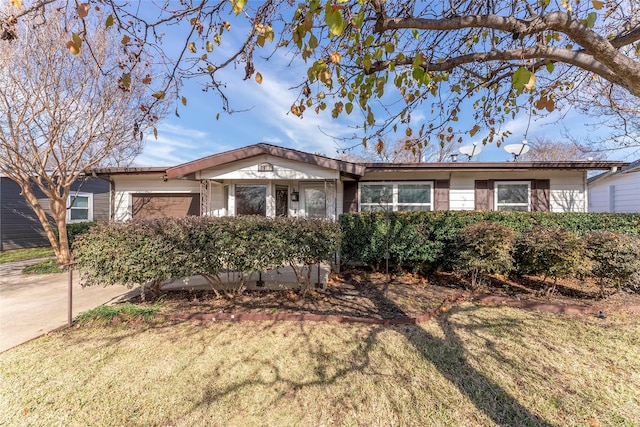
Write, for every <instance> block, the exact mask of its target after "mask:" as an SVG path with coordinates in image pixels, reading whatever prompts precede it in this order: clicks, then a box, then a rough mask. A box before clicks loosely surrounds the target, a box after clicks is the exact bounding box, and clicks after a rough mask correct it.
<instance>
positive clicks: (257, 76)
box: [256, 73, 262, 84]
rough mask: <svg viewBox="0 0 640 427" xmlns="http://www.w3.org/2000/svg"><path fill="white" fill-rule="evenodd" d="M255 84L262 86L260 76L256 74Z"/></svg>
mask: <svg viewBox="0 0 640 427" xmlns="http://www.w3.org/2000/svg"><path fill="white" fill-rule="evenodd" d="M256 82H257V83H258V84H262V74H260V73H256Z"/></svg>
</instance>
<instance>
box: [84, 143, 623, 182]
mask: <svg viewBox="0 0 640 427" xmlns="http://www.w3.org/2000/svg"><path fill="white" fill-rule="evenodd" d="M264 154H267V155H271V156H274V157H280V158H283V159H288V160H293V161H298V162H302V163H307V164H311V165H316V166H321V167H324V168H327V169H332V170H337V171H339V172H340V174H341V175H344V176H348V177H351V178H355V179H358V178H360V177H362V176H364V174H365V173H367V172H412V171H446V172H456V171H512V170H513V171H516V170H607V169H609V170H614V169H620V168H624V167H628V166H629V163H628V162H621V161H563V162H475V161H473V162H434V163H429V162H423V163H356V162H348V161H344V160H336V159H332V158H330V157H326V156H322V155H318V154H311V153H306V152H304V151H299V150H294V149H291V148H284V147H278V146H275V145H271V144H265V143H259V144H255V145H250V146H248V147H243V148H237V149H235V150H230V151H225V152H223V153H218V154H213V155H211V156H207V157H203V158H201V159H197V160H193V161H191V162H187V163H183V164H181V165H178V166H173V167H167V168H164V167H146V168H143V167H128V168H104V169H94V170H92V171H90V172H93V173H95V174H97V175H118V174H127V175H144V174H157V173H163V174H165V175H166V176H167V178H170V179H171V178H193V177H195V173H196V172H199V171H202V170H205V169H211V168H215V167H217V166H221V165H225V164H229V163H233V162H236V161H239V160H245V159H249V158H252V157H256V156H260V155H264Z"/></svg>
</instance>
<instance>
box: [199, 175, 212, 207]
mask: <svg viewBox="0 0 640 427" xmlns="http://www.w3.org/2000/svg"><path fill="white" fill-rule="evenodd" d="M210 186H211V184H210V182H209V180H208V179H202V180H200V216H209V206H210V204H209V196H210Z"/></svg>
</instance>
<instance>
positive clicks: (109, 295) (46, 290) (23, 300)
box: [0, 260, 136, 352]
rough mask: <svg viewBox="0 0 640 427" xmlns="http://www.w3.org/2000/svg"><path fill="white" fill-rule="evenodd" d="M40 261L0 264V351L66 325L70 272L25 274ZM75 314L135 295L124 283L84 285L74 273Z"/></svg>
mask: <svg viewBox="0 0 640 427" xmlns="http://www.w3.org/2000/svg"><path fill="white" fill-rule="evenodd" d="M40 261H41V260H30V261H20V262H13V263H7V264H0V352H3V351H5V350H8V349H10V348H12V347H15V346H17V345H19V344H22V343H24V342H27V341H29V340H31V339H33V338H36V337H39V336H40V335H43V334H45V333H47V332H50V331H52V330H54V329H57V328H59V327H61V326H64V325H66V324H67V313H68V305H67V304H68V283H69V275H68V273H60V274H22V269H23V268H24V267H26V266H28V265H32V264H37V263H38V262H40ZM72 290H73V304H72V306H73V311H72V312H73V316H74V317H75V316H76V315H77V314H79V313H81V312H83V311H87V310H90V309H92V308H95V307H97V306H99V305H102V304H107V303H112V302H116V301H121V300H124V299H126V298H128V297H130V296H132V295H134V294H135V292H136V291H135V290H133V291H130V290H128V289H126V288H124V287H122V286H109V287H106V288H103V287H87V288H82V287H81V286H80V283H79V279H78V274H77V273H74V275H73V289H72Z"/></svg>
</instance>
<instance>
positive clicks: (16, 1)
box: [9, 0, 22, 9]
mask: <svg viewBox="0 0 640 427" xmlns="http://www.w3.org/2000/svg"><path fill="white" fill-rule="evenodd" d="M9 3H11V4H13V5H14V6H15V7H16V8H18V9H22V0H9Z"/></svg>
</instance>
